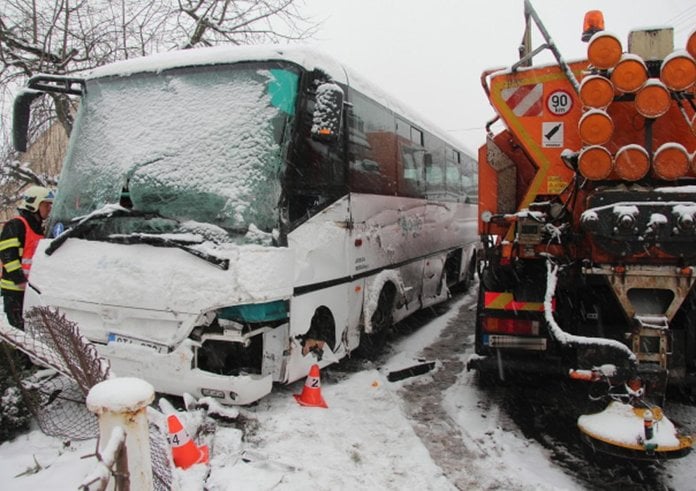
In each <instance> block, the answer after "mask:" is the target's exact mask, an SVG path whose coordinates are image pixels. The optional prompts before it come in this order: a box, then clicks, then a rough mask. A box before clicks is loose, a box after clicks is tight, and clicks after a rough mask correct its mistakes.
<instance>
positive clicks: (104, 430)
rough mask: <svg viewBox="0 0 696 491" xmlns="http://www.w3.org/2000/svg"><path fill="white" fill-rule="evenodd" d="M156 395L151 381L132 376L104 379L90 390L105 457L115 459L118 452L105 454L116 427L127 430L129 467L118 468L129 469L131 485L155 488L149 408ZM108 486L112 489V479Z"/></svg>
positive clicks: (133, 486) (88, 399) (126, 445)
mask: <svg viewBox="0 0 696 491" xmlns="http://www.w3.org/2000/svg"><path fill="white" fill-rule="evenodd" d="M154 397H155V391H154V389H153V387H152V385H150V384H149V383H147V382H145V381H144V380H141V379H138V378H130V377H123V378H113V379H109V380H105V381H104V382H100V383H98V384H97V385H95V386H94V387H92V389H91V390H90V391H89V394H87V407H88V408H89V410H90V411H92V412H93V413H95V414H96V415H97V416H98V417H99V447H100V448H99V450H100V452H102V460H104V461H111V462H113V460H114V457H115V456H109V455H104V454H105V453H108V450H109V448H113V446H110V445H109V443H110V439H111V437H112V434H113V433H114V430H116V432H115V434H116V435H118V434H119V433H120V432H121V431H122V432H124V433H125V439H126V441H125V451H126V459H125V460H126V462H127V464H126V465H127V468H126V469H119V470H120V471H121V472H124V473H126V472H127V474H128V477H129V481H130V482H129V484H130V489H153V480H152V462H151V460H150V440H149V430H148V422H147V414H146V408H147V406H148V405H149V404H150V403H151V402H152V401H153V399H154ZM111 453H113V450H111ZM95 473H96V472H95ZM107 478H108V476H107ZM109 489H113V482H112V484H111V486H110V488H109Z"/></svg>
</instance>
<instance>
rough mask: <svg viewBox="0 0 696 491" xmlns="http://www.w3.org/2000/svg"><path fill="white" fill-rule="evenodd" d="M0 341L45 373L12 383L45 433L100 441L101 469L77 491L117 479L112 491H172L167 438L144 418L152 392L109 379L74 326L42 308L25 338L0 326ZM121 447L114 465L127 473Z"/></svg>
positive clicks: (0, 322)
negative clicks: (123, 449)
mask: <svg viewBox="0 0 696 491" xmlns="http://www.w3.org/2000/svg"><path fill="white" fill-rule="evenodd" d="M0 341H5V342H7V343H9V344H10V345H12V346H14V347H15V348H17V349H19V350H20V351H22V352H24V353H25V354H27V355H28V356H29V358H30V359H31V360H32V361H33V362H34V364H35V365H40V366H43V367H46V368H47V370H41V371H39V372H37V373H36V374H35V375H34V376H32V377H30V378H29V379H25V380H21V381H20V380H18V387H19V388H20V390H21V392H22V395H23V397H24V400H25V402H26V404H27V406H28V407H29V410H30V411H31V413H32V414H33V416H34V417H35V419H36V421H37V423H38V425H39V427H40V428H41V430H42V431H43V432H44V433H46V434H48V435H52V436H61V437H67V438H72V439H76V440H79V439H89V438H95V437H96V436H97V435H98V434H99V440H98V443H97V445H98V446H100V448H98V449H97V451H96V453H95V456H96V457H97V460H98V461H99V462H98V465H97V466H96V467H95V470H94V471H93V473H92V474H90V476H88V477H87V478H86V479H85V481H84V482H83V487H82V488H81V489H86V490H92V489H105V488H104V487H102V485H103V486H106V484H105V482H107V483H108V481H109V479H110V477H113V476H116V478H117V479H116V483H113V484H115V485H116V486H118V487H117V488H116V489H128V488H129V487H130V489H154V490H156V491H160V490H162V491H164V490H170V489H171V488H172V469H171V457H170V456H169V455H168V452H169V449H168V446H167V443H166V440H165V437H164V435H163V434H162V430H160V428H159V427H158V425H157V424H154V423H152V422H149V423H148V418H147V413H146V411H145V410H146V408H147V406H148V405H149V404H150V403H151V402H152V399H153V398H154V390H153V389H152V386H151V385H150V384H148V383H147V382H144V381H142V380H139V379H119V378H115V377H113V374H112V373H111V371H110V366H109V363H108V361H106V360H104V359H103V358H101V357H100V356H99V354H98V353H97V350H96V348H95V346H94V345H93V344H91V343H90V342H89V341H88V340H87V338H85V337H84V336H82V335H81V334H80V332H79V329H78V327H77V324H75V323H74V322H72V321H70V320H68V319H66V318H65V316H64V315H63V314H61V313H59V312H58V310H54V309H50V308H48V307H35V308H33V309H31V310H30V311H28V312H27V313H26V314H25V330H24V331H22V330H19V329H17V328H14V327H12V326H10V325H8V324H7V323H6V321H5V319H4V318H2V319H0ZM143 384H144V385H143ZM124 387H126V388H124ZM92 391H96V392H92ZM90 395H91V397H90ZM86 398H87V403H88V404H89V406H90V408H89V409H91V410H92V411H91V412H90V410H88V408H87V405H86V404H85V400H86ZM97 415H98V416H99V418H98V419H97ZM121 447H123V448H125V452H120V455H121V457H120V458H122V459H123V461H124V464H123V465H124V466H125V465H126V464H125V463H126V462H127V463H128V464H127V468H126V467H124V466H121V467H119V465H118V459H117V457H118V456H119V449H120V448H121ZM114 464H116V469H115V471H113V470H112V468H113V466H114ZM124 476H125V478H126V479H127V481H128V480H129V481H130V485H129V484H128V482H127V481H124ZM93 486H95V487H93Z"/></svg>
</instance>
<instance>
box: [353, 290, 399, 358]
mask: <svg viewBox="0 0 696 491" xmlns="http://www.w3.org/2000/svg"><path fill="white" fill-rule="evenodd" d="M395 296H396V291H395V289H394V285H392V284H391V283H389V284H387V285H385V286H384V287H383V288H382V291H381V292H380V293H379V300H378V301H377V308H376V309H375V311H374V313H373V314H372V318H371V324H372V332H369V333H368V332H365V331H364V330H363V331H362V333H361V334H360V346H358V349H357V352H358V354H359V355H360V356H362V357H364V358H367V359H374V358H376V357H377V356H378V355H379V354H380V353H381V352H382V350H383V349H384V346H385V345H386V343H387V337H388V335H389V331H390V330H391V327H392V324H393V323H394V317H393V309H394V298H395Z"/></svg>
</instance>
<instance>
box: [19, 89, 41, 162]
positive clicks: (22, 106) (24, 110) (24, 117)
mask: <svg viewBox="0 0 696 491" xmlns="http://www.w3.org/2000/svg"><path fill="white" fill-rule="evenodd" d="M41 95H43V92H40V91H37V90H30V89H25V90H23V91H22V92H20V93H19V95H17V97H16V98H15V101H14V108H13V113H12V143H13V145H14V147H15V149H16V150H17V151H18V152H26V151H27V140H28V134H29V116H30V113H31V103H32V102H33V101H34V99H36V98H37V97H39V96H41Z"/></svg>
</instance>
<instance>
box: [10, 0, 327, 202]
mask: <svg viewBox="0 0 696 491" xmlns="http://www.w3.org/2000/svg"><path fill="white" fill-rule="evenodd" d="M300 3H301V0H150V1H146V2H143V1H142V0H89V1H87V0H4V2H3V7H2V11H1V12H0V114H1V116H2V124H0V128H1V130H0V132H1V134H0V159H1V160H0V186H3V185H7V184H8V183H10V182H12V181H15V183H19V184H25V183H28V182H34V183H37V184H51V183H52V182H54V179H51V177H53V178H55V176H41V175H38V174H35V173H32V172H28V171H26V169H25V166H23V165H21V164H20V163H19V162H18V159H17V154H16V153H15V152H13V151H12V149H11V145H10V132H9V130H10V128H11V124H10V120H11V105H12V104H11V102H12V98H13V96H14V95H16V93H17V90H19V88H20V87H21V86H22V85H23V84H24V83H25V82H26V81H27V79H28V78H29V77H31V76H33V75H36V74H39V73H41V74H60V75H65V74H71V73H75V72H78V71H80V70H85V69H90V68H94V67H97V66H101V65H104V64H106V63H110V62H113V61H117V60H122V59H127V58H133V57H137V56H144V55H148V54H151V53H155V52H160V51H168V50H172V49H181V48H183V49H186V48H193V47H200V46H212V45H217V44H222V43H229V44H237V45H238V44H258V43H279V42H283V41H293V40H301V39H305V38H308V37H311V35H312V34H313V33H314V31H315V29H316V27H317V26H316V24H314V23H313V22H312V21H311V20H310V19H308V18H306V17H304V16H303V15H302V13H301V11H300ZM41 99H42V100H40V101H36V102H35V103H34V107H33V110H32V116H33V117H32V126H31V128H30V134H29V138H30V142H33V141H36V139H37V138H38V137H39V135H41V134H43V133H44V132H45V131H46V129H47V128H49V127H50V126H51V125H53V124H54V123H55V122H56V121H57V122H59V123H60V125H61V126H62V127H63V129H64V131H65V133H66V134H68V135H69V134H70V130H71V128H72V123H73V115H74V108H73V107H72V106H71V102H70V100H69V99H68V97H67V96H64V95H60V94H54V95H52V96H51V97H50V98H41ZM16 187H17V186H15V188H16ZM20 187H21V186H20ZM2 194H3V196H4V198H3V200H4V201H5V202H4V203H3V202H2V201H0V208H1V207H3V205H7V204H8V202H11V200H12V199H13V198H14V197H15V196H12V194H13V193H12V192H7V191H5V192H4V193H2Z"/></svg>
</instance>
